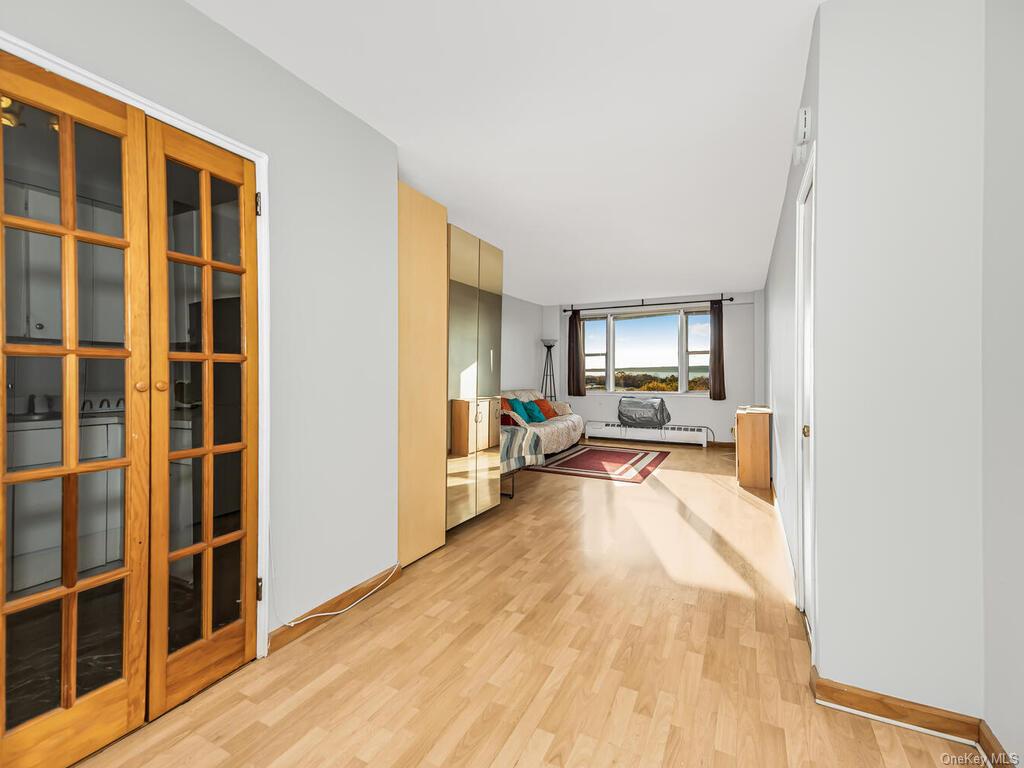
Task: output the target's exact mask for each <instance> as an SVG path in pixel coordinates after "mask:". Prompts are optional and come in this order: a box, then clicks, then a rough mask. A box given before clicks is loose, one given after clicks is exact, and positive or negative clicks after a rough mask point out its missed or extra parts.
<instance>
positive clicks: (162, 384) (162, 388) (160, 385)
mask: <svg viewBox="0 0 1024 768" xmlns="http://www.w3.org/2000/svg"><path fill="white" fill-rule="evenodd" d="M153 386H155V387H156V389H157V392H166V391H167V382H166V381H158V382H157V383H156V384H154V385H153Z"/></svg>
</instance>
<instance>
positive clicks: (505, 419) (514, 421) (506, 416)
mask: <svg viewBox="0 0 1024 768" xmlns="http://www.w3.org/2000/svg"><path fill="white" fill-rule="evenodd" d="M501 423H502V424H507V425H508V426H517V427H525V426H527V424H526V419H524V418H523V417H522V416H520V415H519V414H518V413H516V412H515V411H502V412H501Z"/></svg>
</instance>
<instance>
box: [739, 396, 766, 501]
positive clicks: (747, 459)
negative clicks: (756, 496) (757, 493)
mask: <svg viewBox="0 0 1024 768" xmlns="http://www.w3.org/2000/svg"><path fill="white" fill-rule="evenodd" d="M771 418H772V412H771V409H770V408H766V407H764V406H758V405H748V406H743V407H741V408H738V409H737V410H736V479H737V480H739V483H740V485H741V486H743V487H744V488H754V489H757V490H763V491H767V490H770V489H771V487H772V452H771Z"/></svg>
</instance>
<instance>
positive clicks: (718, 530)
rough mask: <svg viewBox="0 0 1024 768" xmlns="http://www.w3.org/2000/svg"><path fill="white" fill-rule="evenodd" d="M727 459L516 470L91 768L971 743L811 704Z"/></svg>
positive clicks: (901, 755) (826, 754)
mask: <svg viewBox="0 0 1024 768" xmlns="http://www.w3.org/2000/svg"><path fill="white" fill-rule="evenodd" d="M652 447H660V448H664V446H652ZM733 471H734V469H733V455H732V454H731V453H729V452H727V451H726V450H724V449H721V448H715V449H708V450H706V451H705V450H703V449H700V448H696V447H682V448H677V449H675V450H673V451H672V455H671V456H670V457H669V458H668V459H667V460H666V462H665V463H664V464H662V465H661V467H660V468H659V469H658V471H657V472H656V473H655V474H654V475H653V476H652V477H650V478H649V479H648V480H647V481H646V482H645V483H643V484H642V485H630V484H618V483H611V482H607V481H603V480H594V479H582V478H574V477H563V476H557V475H551V474H544V473H537V472H523V473H521V474H520V475H519V477H518V480H517V488H516V498H515V500H514V501H508V500H504V501H503V502H502V504H501V506H500V507H498V508H497V509H495V510H493V511H492V512H489V513H487V514H485V515H484V516H482V517H481V518H478V519H475V520H473V521H470V522H469V523H466V524H464V525H463V526H460V527H459V528H457V529H455V530H453V531H450V532H449V536H448V544H447V546H446V547H444V548H443V549H441V550H439V551H437V552H435V553H434V554H432V555H430V556H428V557H426V558H424V559H423V560H421V561H419V562H418V563H415V564H414V565H412V566H410V567H409V568H408V569H406V570H405V572H404V573H403V575H402V578H401V579H399V580H398V581H397V582H395V583H394V584H393V585H392V586H389V587H387V588H386V589H385V590H383V591H381V592H380V593H378V594H377V595H374V596H373V597H371V598H370V599H369V600H367V601H365V602H364V603H362V604H361V605H359V606H357V607H356V608H355V609H353V610H352V611H350V612H349V613H348V614H346V615H344V616H342V617H340V618H336V619H333V620H331V621H329V622H327V623H326V624H325V625H324V626H323V627H321V628H319V629H317V630H316V631H314V632H312V633H310V634H308V635H306V636H304V637H302V638H301V639H300V640H298V641H296V642H294V643H292V644H291V645H289V646H287V647H286V648H284V649H283V650H281V651H279V652H278V653H275V654H274V655H273V656H271V657H269V658H267V659H263V660H261V661H257V662H254V663H253V664H250V665H249V666H247V667H246V668H244V669H242V670H240V671H239V672H237V673H235V674H234V675H232V676H231V677H230V678H228V679H227V680H225V681H223V682H221V683H220V684H219V685H216V686H214V687H213V688H211V689H209V690H207V691H206V692H204V693H202V694H200V695H199V696H197V697H196V698H194V699H193V700H192V701H189V702H187V703H186V704H184V705H182V706H180V707H178V708H177V709H175V710H173V711H172V712H170V713H169V714H167V715H165V716H164V717H162V718H161V719H160V720H158V721H156V722H155V723H152V724H150V725H148V726H146V727H144V728H143V729H141V730H139V731H137V732H136V733H134V734H132V735H130V736H128V737H126V738H125V739H123V740H122V741H120V742H118V743H117V744H114V745H112V746H111V747H109V748H108V749H106V750H105V751H104V752H102V753H100V754H98V755H96V756H94V757H93V758H92V759H90V760H88V761H86V762H85V763H84V765H86V766H88V768H101V767H105V766H119V767H121V766H182V765H189V766H305V767H308V768H312V767H314V766H347V767H350V768H362V766H418V765H424V766H437V768H442V767H444V768H447V767H449V766H461V765H465V766H524V767H525V766H588V767H590V766H658V765H670V766H713V767H714V768H724V767H726V766H757V767H758V768H773V767H774V766H820V767H822V768H825V767H827V768H836V767H837V766H838V767H840V768H842V767H843V766H850V767H851V768H852V767H854V766H856V768H865V767H866V766H891V767H896V766H899V767H900V768H904V767H908V766H912V767H916V766H941V765H944V764H945V763H944V762H943V758H942V756H943V754H944V753H952V754H955V755H963V754H974V752H973V750H970V749H969V748H967V747H964V746H962V745H960V744H956V743H951V742H948V741H945V740H943V739H939V738H935V737H931V736H926V735H922V734H919V733H916V732H914V731H909V730H905V729H900V728H896V727H893V726H889V725H885V724H881V723H877V722H873V721H870V720H867V719H864V718H860V717H856V716H853V715H849V714H846V713H843V712H837V711H835V710H831V709H827V708H825V707H822V706H819V705H816V704H815V703H814V702H813V700H812V698H811V694H810V690H809V687H808V669H809V651H808V645H807V640H806V638H805V635H804V630H803V623H802V622H803V619H802V617H801V616H800V614H799V613H797V611H796V610H795V609H794V607H793V596H792V583H791V576H790V573H789V567H788V562H787V558H786V555H785V551H784V543H783V540H782V537H781V534H780V531H779V526H778V522H777V521H776V518H775V513H774V510H773V508H772V506H771V505H770V504H768V503H766V502H765V501H763V500H761V499H758V498H756V497H755V496H753V495H751V494H749V493H746V492H745V491H743V490H741V489H740V488H739V487H738V486H737V484H736V481H735V479H734V477H733ZM347 586H349V585H346V584H339V585H338V590H339V591H341V590H342V589H343V588H344V587H347Z"/></svg>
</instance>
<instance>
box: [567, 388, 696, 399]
mask: <svg viewBox="0 0 1024 768" xmlns="http://www.w3.org/2000/svg"><path fill="white" fill-rule="evenodd" d="M591 395H597V396H598V397H602V396H604V397H607V396H613V397H626V396H627V395H640V396H644V395H646V396H649V397H665V396H668V397H707V398H709V397H711V393H710V392H706V391H705V392H657V391H643V390H634V391H632V392H631V391H628V390H622V391H616V392H609V391H608V390H607V389H588V390H587V394H586V397H590V396H591ZM568 397H578V395H568Z"/></svg>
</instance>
